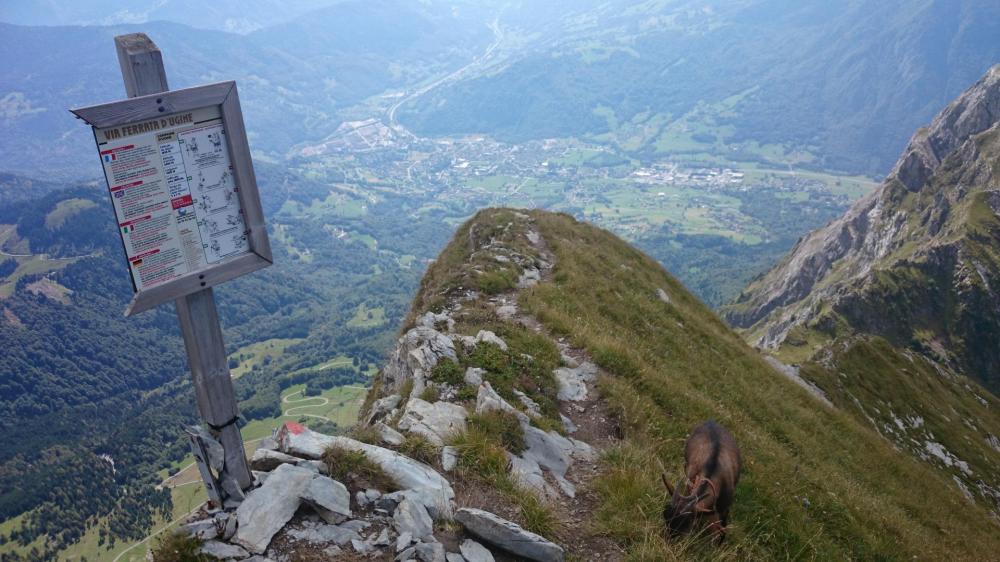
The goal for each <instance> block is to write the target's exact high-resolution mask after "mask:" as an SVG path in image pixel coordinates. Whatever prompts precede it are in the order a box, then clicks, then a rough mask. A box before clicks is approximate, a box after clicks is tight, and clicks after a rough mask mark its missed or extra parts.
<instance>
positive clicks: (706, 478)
mask: <svg viewBox="0 0 1000 562" xmlns="http://www.w3.org/2000/svg"><path fill="white" fill-rule="evenodd" d="M741 468H742V463H741V459H740V449H739V446H737V445H736V440H735V439H734V438H733V435H732V434H731V433H729V430H727V429H726V428H724V427H722V426H721V425H719V424H717V423H715V422H714V421H707V422H705V423H703V424H701V425H699V426H698V427H696V428H694V430H693V431H692V432H691V436H690V437H688V440H687V443H686V444H685V446H684V474H685V477H686V478H683V479H682V480H681V482H680V483H678V485H677V487H676V488H673V487H672V486H670V484H669V482H667V480H666V477H664V484H665V485H666V486H667V490H668V491H670V492H671V496H672V497H671V500H670V504H668V505H667V507H666V509H665V510H664V512H663V516H664V519H665V520H666V523H667V528H668V529H669V530H670V531H671V533H673V534H679V533H684V532H691V531H693V530H695V529H697V528H701V527H705V526H707V527H708V528H710V529H712V530H713V531H714V532H715V533H716V537H717V539H718V540H719V542H721V541H722V540H723V539H724V538H725V533H726V525H727V524H728V522H729V510H730V508H731V507H732V504H733V496H734V495H735V493H736V484H737V483H738V482H739V479H740V470H741Z"/></svg>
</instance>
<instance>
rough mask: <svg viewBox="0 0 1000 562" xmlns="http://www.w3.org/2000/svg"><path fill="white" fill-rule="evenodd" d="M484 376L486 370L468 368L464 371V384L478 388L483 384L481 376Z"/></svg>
mask: <svg viewBox="0 0 1000 562" xmlns="http://www.w3.org/2000/svg"><path fill="white" fill-rule="evenodd" d="M485 374H486V369H480V368H479V367H469V368H468V369H466V370H465V377H464V380H465V384H471V385H472V386H479V385H481V384H483V375H485Z"/></svg>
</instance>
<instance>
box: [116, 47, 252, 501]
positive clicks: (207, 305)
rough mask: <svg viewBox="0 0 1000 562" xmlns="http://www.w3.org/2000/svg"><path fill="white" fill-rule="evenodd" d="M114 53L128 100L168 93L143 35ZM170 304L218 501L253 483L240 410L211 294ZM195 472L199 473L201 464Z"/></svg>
mask: <svg viewBox="0 0 1000 562" xmlns="http://www.w3.org/2000/svg"><path fill="white" fill-rule="evenodd" d="M115 50H116V51H117V52H118V63H119V65H120V66H121V71H122V80H123V81H124V82H125V91H126V92H127V93H128V97H130V98H134V97H139V96H146V95H150V94H158V93H160V92H165V91H167V90H169V87H168V86H167V73H166V70H165V69H164V67H163V56H162V55H161V53H160V49H159V48H158V47H157V46H156V44H155V43H153V41H152V39H150V38H149V37H147V36H146V34H145V33H131V34H128V35H119V36H117V37H115ZM202 285H204V283H202ZM175 303H176V306H177V317H178V319H179V320H180V325H181V334H182V335H183V337H184V346H185V348H186V349H187V356H188V366H189V367H190V369H191V376H192V378H193V379H194V388H195V396H196V397H197V400H198V412H199V413H200V414H201V418H202V419H203V420H205V422H206V423H207V424H208V426H209V430H210V431H211V433H212V435H213V436H214V437H215V438H216V440H218V441H220V442H221V443H222V446H223V449H224V451H225V464H224V466H223V469H222V471H221V474H220V475H219V478H218V480H216V479H215V478H214V477H213V476H212V474H211V472H208V474H207V475H206V472H205V471H204V470H203V471H202V477H203V479H204V480H205V486H206V487H207V488H208V489H209V492H210V493H211V492H212V491H213V490H214V491H215V492H216V494H217V495H218V494H219V493H221V492H222V490H219V485H220V482H221V483H222V484H223V485H225V484H226V483H227V480H229V479H231V480H233V481H235V482H236V483H237V484H238V485H239V487H240V488H241V489H246V488H248V487H250V485H251V483H252V477H251V475H250V467H249V466H248V465H247V459H246V452H245V451H244V448H243V438H242V436H241V435H240V430H239V426H238V425H237V424H236V422H237V420H238V418H239V408H238V407H237V405H236V394H235V393H234V392H233V381H232V378H231V377H230V375H229V364H228V361H227V359H226V345H225V342H224V341H223V339H222V326H221V325H220V324H219V314H218V312H217V310H216V308H215V298H214V295H213V294H212V288H211V287H207V288H205V289H202V290H200V291H198V292H195V293H192V294H190V295H187V296H183V297H181V298H179V299H177V300H176V301H175ZM192 447H193V449H194V450H195V451H196V453H197V450H198V446H197V445H196V444H195V440H194V439H193V438H192ZM202 449H203V446H202ZM196 456H197V455H196ZM205 460H206V461H207V459H205ZM198 468H199V470H201V469H202V466H201V464H199V467H198ZM222 499H223V500H224V499H225V498H222ZM240 499H242V498H240Z"/></svg>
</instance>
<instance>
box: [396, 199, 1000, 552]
mask: <svg viewBox="0 0 1000 562" xmlns="http://www.w3.org/2000/svg"><path fill="white" fill-rule="evenodd" d="M531 216H532V219H533V221H534V222H535V224H536V225H537V228H538V230H539V232H540V234H541V236H542V237H543V238H544V240H545V241H546V243H547V244H548V246H549V248H550V250H551V252H552V253H553V254H554V256H555V268H554V270H553V274H552V276H551V279H548V280H546V281H544V282H542V283H541V284H539V285H536V286H535V287H533V288H530V289H525V290H523V291H521V293H520V295H519V305H520V307H521V308H522V310H523V311H525V312H526V313H529V314H531V315H533V316H534V317H535V318H537V319H538V320H539V321H540V322H541V323H542V324H543V326H544V327H545V328H546V329H547V330H548V331H549V332H550V333H552V334H553V335H555V336H561V337H565V338H567V339H568V340H569V341H570V342H571V343H572V344H573V345H574V346H576V347H580V348H583V349H586V350H587V351H588V352H589V353H590V355H591V356H592V357H593V358H594V359H595V360H596V361H597V362H598V363H599V364H600V366H601V367H603V368H604V369H605V370H606V371H607V372H608V373H610V375H609V376H607V377H606V378H604V379H603V380H602V382H601V385H600V386H601V389H602V392H603V395H604V396H605V398H606V400H607V401H608V403H609V406H610V407H611V409H612V411H613V412H614V413H615V415H614V420H609V423H615V424H617V425H618V426H619V429H620V433H621V435H622V436H623V440H622V441H621V442H620V444H619V445H617V446H615V447H613V448H612V449H610V450H609V451H607V452H605V454H604V455H603V458H602V463H601V466H602V470H603V472H602V475H601V476H600V477H599V478H598V479H597V481H596V482H597V483H596V486H595V487H596V491H597V492H598V494H599V496H600V498H601V499H600V504H599V506H598V508H597V509H596V510H595V512H594V513H593V514H592V518H591V522H590V524H591V529H592V531H593V532H594V533H597V534H601V535H605V536H609V537H611V538H613V539H615V540H616V541H617V542H619V543H620V544H621V545H622V547H623V548H624V551H625V553H626V556H627V558H629V559H634V560H702V559H709V560H751V559H752V560H785V559H796V560H798V559H806V560H836V559H840V560H843V559H852V560H904V559H905V560H912V559H919V560H985V559H991V557H992V558H993V559H997V558H998V557H1000V555H998V553H1000V524H998V523H997V521H996V520H995V519H993V518H991V517H990V515H989V513H988V512H987V510H986V509H984V508H983V507H982V506H980V505H979V504H977V503H975V502H972V501H970V500H968V499H966V497H964V496H963V493H962V491H961V489H960V488H959V486H958V485H957V484H956V483H955V482H954V481H952V480H951V479H950V478H948V476H947V475H945V474H943V473H941V472H939V471H937V470H936V469H935V468H934V467H932V466H930V465H927V464H925V463H922V462H920V461H918V460H916V459H914V458H913V457H912V456H911V455H910V454H908V453H906V452H903V451H900V450H897V449H895V448H894V447H893V445H892V444H891V443H890V442H889V441H887V440H886V439H884V438H883V437H881V436H880V435H878V434H877V433H876V432H875V431H872V430H871V429H870V428H869V427H867V426H866V425H865V423H864V422H862V421H859V420H858V419H857V418H856V417H855V416H854V415H852V414H851V413H849V412H845V411H840V410H837V409H833V408H829V407H827V406H824V405H823V404H821V403H820V402H818V401H817V400H816V399H815V398H813V397H812V396H810V395H809V394H808V393H807V392H806V391H805V390H803V389H801V388H800V387H798V386H796V385H795V384H793V383H791V382H790V381H788V380H787V379H786V378H784V377H783V376H782V375H780V374H778V373H777V372H776V371H775V370H773V369H772V368H771V367H770V366H769V365H768V364H767V363H766V362H765V361H764V360H763V359H762V357H761V356H760V355H759V354H758V353H757V352H756V351H754V350H753V349H751V348H750V347H749V346H748V345H747V344H746V343H745V342H744V341H743V340H742V339H741V338H740V337H739V336H738V335H737V334H736V333H735V332H733V331H732V330H731V329H729V328H728V327H727V326H726V325H725V324H724V323H723V322H722V321H720V320H719V319H718V318H717V317H716V316H715V314H714V313H713V312H712V311H711V310H709V309H708V308H707V307H705V306H704V305H703V304H702V303H701V302H700V301H698V300H697V299H696V298H695V297H694V296H692V295H691V294H690V293H688V292H687V291H686V290H685V289H684V288H683V286H681V285H680V283H678V282H677V281H676V280H675V279H674V278H673V277H672V276H671V275H670V274H668V273H667V272H666V271H665V270H664V269H663V268H662V267H661V266H660V265H658V264H657V263H656V262H655V261H654V260H652V259H651V258H649V257H648V256H646V255H645V254H643V253H641V252H640V251H638V250H636V249H635V248H633V247H631V246H630V245H629V244H627V243H626V242H624V241H622V240H621V239H619V238H617V237H615V236H614V235H612V234H610V233H608V232H606V231H603V230H601V229H598V228H595V227H592V226H590V225H587V224H584V223H580V222H577V221H576V220H574V219H573V218H571V217H569V216H567V215H561V214H551V213H545V212H541V211H534V212H532V213H531ZM511 217H512V212H511V211H506V210H488V211H483V212H481V213H479V214H478V215H476V217H474V218H473V219H472V220H470V221H469V222H468V223H467V224H465V225H464V226H463V227H461V228H460V229H459V230H458V232H457V234H456V236H455V241H454V242H452V243H451V244H450V245H449V246H448V248H446V249H445V250H444V252H443V253H442V255H441V257H440V258H439V259H438V260H437V261H436V262H435V263H434V264H433V265H432V266H431V268H430V269H429V271H428V273H427V276H426V277H425V278H424V282H423V284H422V287H421V292H420V293H419V294H418V296H417V298H416V300H415V302H414V309H413V312H411V318H412V315H413V314H415V313H419V312H422V311H424V310H433V309H434V308H435V306H439V305H440V303H441V299H440V295H442V294H444V293H446V292H447V291H449V290H452V289H454V288H456V287H457V286H458V285H463V286H465V287H470V286H471V287H475V286H476V284H475V283H470V279H469V276H468V275H467V273H468V270H467V269H465V268H464V267H463V264H468V263H474V262H475V259H476V258H475V256H473V255H470V253H471V252H472V251H473V249H472V248H471V247H470V244H469V243H468V240H470V229H472V228H476V229H482V228H486V229H489V228H497V227H498V225H503V224H506V223H508V222H510V220H511ZM493 282H496V283H500V284H501V285H504V283H503V279H499V280H493V281H491V283H493ZM480 288H481V289H482V287H480ZM500 288H501V289H505V288H509V287H500ZM659 289H662V290H663V291H665V292H666V294H667V296H668V299H667V300H668V301H669V302H666V301H664V300H663V299H661V298H660V297H659V296H658V290H659ZM870 376H872V377H878V376H880V373H879V372H875V373H873V374H870ZM877 395H878V391H877V389H875V390H872V396H871V397H869V396H865V397H864V399H866V400H871V401H872V402H874V401H875V400H876V396H877ZM994 411H995V410H994ZM994 417H995V415H994ZM708 418H714V419H716V420H718V421H719V422H721V423H722V424H724V425H726V426H727V427H729V428H730V429H731V430H732V431H733V433H734V435H735V436H736V438H737V441H738V442H739V444H740V446H741V447H742V449H743V455H744V463H745V469H744V474H743V478H742V480H741V482H740V485H739V488H738V490H737V494H736V503H735V508H734V512H733V517H732V519H733V520H732V522H731V528H732V532H731V535H730V540H729V541H728V542H727V544H726V545H725V546H724V547H722V548H715V547H712V546H709V545H707V544H703V543H702V542H700V541H692V540H687V541H680V542H668V541H666V540H664V538H663V536H662V519H661V512H662V509H663V506H664V501H665V491H664V489H663V486H662V484H661V483H660V480H659V477H660V473H661V471H663V470H665V471H666V472H667V473H668V474H669V475H671V476H672V477H676V476H677V475H678V473H679V471H680V469H681V465H682V463H683V452H682V451H683V443H684V439H685V436H686V434H687V432H688V431H689V430H690V429H691V428H692V427H694V426H695V425H696V424H698V423H699V422H701V421H703V420H705V419H708ZM927 423H928V425H929V424H931V423H932V422H931V420H929V419H928V421H927Z"/></svg>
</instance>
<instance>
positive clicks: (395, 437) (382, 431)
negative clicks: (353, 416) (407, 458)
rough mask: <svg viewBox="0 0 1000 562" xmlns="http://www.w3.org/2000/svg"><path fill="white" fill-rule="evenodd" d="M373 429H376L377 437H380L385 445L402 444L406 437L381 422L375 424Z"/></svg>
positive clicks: (396, 445)
mask: <svg viewBox="0 0 1000 562" xmlns="http://www.w3.org/2000/svg"><path fill="white" fill-rule="evenodd" d="M375 431H378V438H379V439H381V440H382V442H383V443H385V444H386V445H392V446H394V447H398V446H400V445H402V444H403V441H405V440H406V437H404V436H403V434H402V433H400V432H398V431H396V430H395V429H393V428H391V427H389V426H388V425H386V424H384V423H382V422H378V423H376V424H375Z"/></svg>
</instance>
